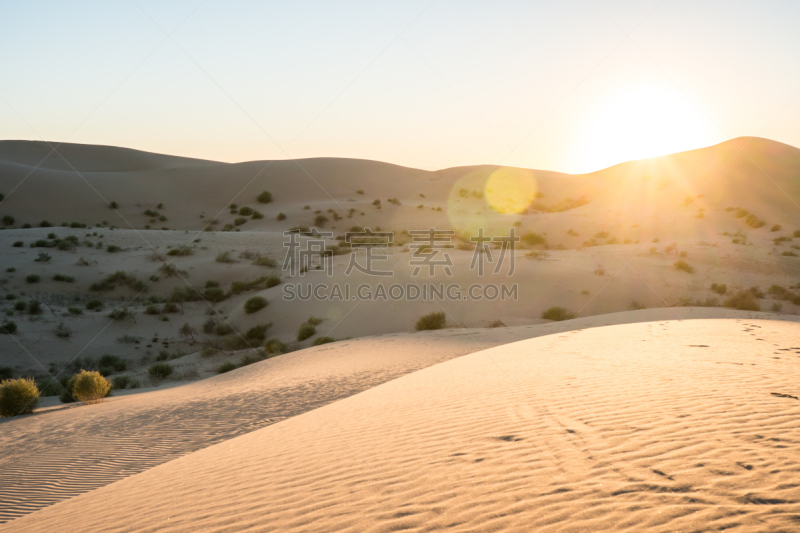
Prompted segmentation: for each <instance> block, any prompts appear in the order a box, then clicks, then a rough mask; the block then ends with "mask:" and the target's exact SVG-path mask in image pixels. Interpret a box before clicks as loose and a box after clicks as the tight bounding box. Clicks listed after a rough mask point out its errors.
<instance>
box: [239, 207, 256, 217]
mask: <svg viewBox="0 0 800 533" xmlns="http://www.w3.org/2000/svg"><path fill="white" fill-rule="evenodd" d="M239 214H240V215H242V216H245V217H249V216H250V215H252V214H253V208H252V207H247V206H244V207H242V208H241V209H239Z"/></svg>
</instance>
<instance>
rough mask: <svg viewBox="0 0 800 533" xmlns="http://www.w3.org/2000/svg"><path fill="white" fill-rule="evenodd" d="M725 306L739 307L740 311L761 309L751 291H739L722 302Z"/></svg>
mask: <svg viewBox="0 0 800 533" xmlns="http://www.w3.org/2000/svg"><path fill="white" fill-rule="evenodd" d="M724 305H725V307H731V308H733V309H739V310H740V311H761V306H760V305H759V304H758V301H756V299H755V296H754V295H753V291H750V290H747V291H739V292H738V293H736V294H735V295H733V296H731V297H730V298H728V299H727V300H725V303H724Z"/></svg>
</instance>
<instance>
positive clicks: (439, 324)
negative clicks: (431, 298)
mask: <svg viewBox="0 0 800 533" xmlns="http://www.w3.org/2000/svg"><path fill="white" fill-rule="evenodd" d="M446 323H447V317H446V315H445V314H444V313H443V312H439V313H436V312H434V313H428V314H427V315H424V316H422V317H420V318H419V320H417V323H416V324H415V326H414V328H415V329H416V330H417V331H428V330H433V329H442V328H443V327H444V326H445V324H446Z"/></svg>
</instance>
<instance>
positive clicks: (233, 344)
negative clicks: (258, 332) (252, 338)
mask: <svg viewBox="0 0 800 533" xmlns="http://www.w3.org/2000/svg"><path fill="white" fill-rule="evenodd" d="M222 347H223V348H224V349H226V350H230V351H234V350H244V349H246V348H250V343H249V342H247V340H246V339H245V338H244V337H242V335H240V334H239V333H232V334H230V335H228V336H227V337H225V338H224V339H222Z"/></svg>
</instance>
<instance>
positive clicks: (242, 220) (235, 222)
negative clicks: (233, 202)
mask: <svg viewBox="0 0 800 533" xmlns="http://www.w3.org/2000/svg"><path fill="white" fill-rule="evenodd" d="M245 222H247V219H246V218H244V217H236V218H235V219H233V225H234V226H241V225H242V224H244V223H245Z"/></svg>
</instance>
